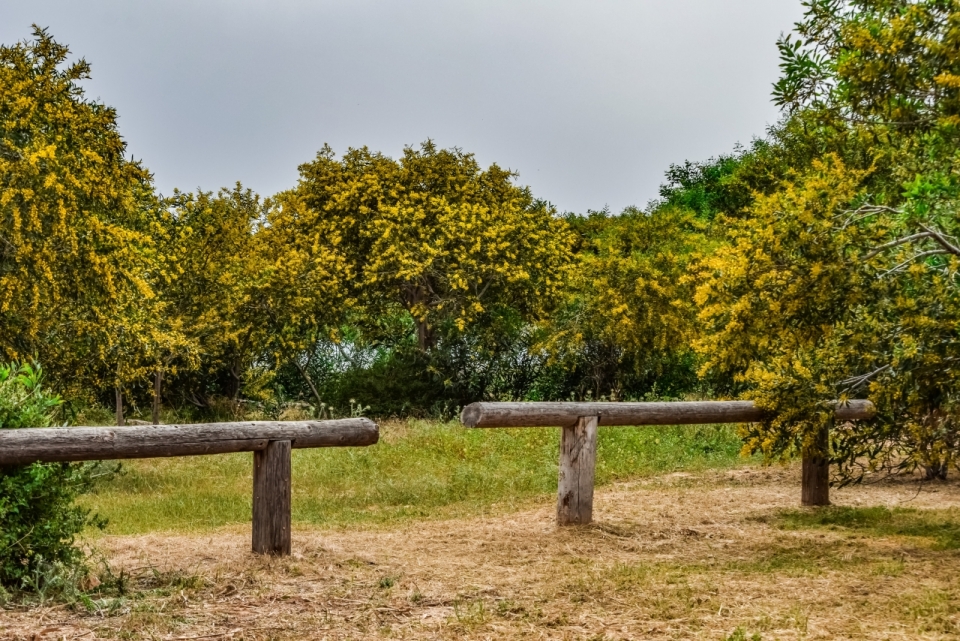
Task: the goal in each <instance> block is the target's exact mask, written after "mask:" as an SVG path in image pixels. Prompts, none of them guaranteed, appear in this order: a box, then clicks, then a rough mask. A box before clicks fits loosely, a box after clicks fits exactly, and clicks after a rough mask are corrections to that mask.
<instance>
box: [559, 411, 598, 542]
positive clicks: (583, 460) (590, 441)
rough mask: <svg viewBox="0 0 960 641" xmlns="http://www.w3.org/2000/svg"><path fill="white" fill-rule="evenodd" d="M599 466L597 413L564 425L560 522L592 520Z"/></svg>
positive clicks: (561, 523) (561, 455)
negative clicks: (594, 485) (597, 468)
mask: <svg viewBox="0 0 960 641" xmlns="http://www.w3.org/2000/svg"><path fill="white" fill-rule="evenodd" d="M596 467H597V417H596V416H585V417H582V418H580V420H578V421H577V422H576V424H575V425H572V426H569V427H564V428H563V432H562V436H561V437H560V480H559V488H558V490H557V525H585V524H587V523H590V521H592V520H593V481H594V476H595V474H596Z"/></svg>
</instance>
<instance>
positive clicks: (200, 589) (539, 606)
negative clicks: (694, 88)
mask: <svg viewBox="0 0 960 641" xmlns="http://www.w3.org/2000/svg"><path fill="white" fill-rule="evenodd" d="M798 496H799V477H798V474H797V470H796V468H787V469H783V468H773V469H759V468H756V467H746V468H740V469H736V470H728V471H707V472H697V473H693V474H690V473H684V474H669V475H666V476H661V477H654V478H648V479H643V480H640V481H634V482H629V483H619V484H614V485H611V486H608V487H607V488H605V489H602V490H600V491H599V492H598V495H597V500H596V512H595V518H596V523H595V524H594V525H592V526H587V527H582V528H566V529H563V530H558V529H557V528H555V527H554V524H553V506H552V504H549V503H548V502H546V501H545V502H543V503H542V504H540V505H538V506H537V507H535V508H534V509H530V510H527V511H523V512H519V513H512V514H500V515H499V516H496V517H489V518H472V519H456V520H446V521H437V520H430V521H418V522H408V523H403V524H399V525H397V526H395V527H393V528H388V529H384V528H383V527H378V528H376V529H369V528H357V527H351V528H350V529H340V530H329V529H327V530H324V529H318V528H316V527H315V526H314V527H300V528H299V529H296V530H295V532H294V555H293V556H292V557H289V558H286V559H268V558H257V557H255V556H253V555H252V554H250V553H249V552H248V547H249V541H248V538H249V534H248V531H247V530H246V528H240V527H236V526H231V527H229V528H224V529H220V530H217V531H216V532H215V533H213V534H209V533H208V534H195V535H137V536H111V537H106V538H104V539H102V540H100V541H99V543H98V545H100V546H101V548H102V549H103V552H104V553H105V554H106V556H107V558H108V559H109V562H110V564H111V567H112V569H113V572H114V573H119V572H120V570H121V569H122V570H123V573H124V576H125V577H127V596H125V597H122V598H121V599H119V600H115V601H109V602H107V601H103V602H98V603H96V604H94V612H91V611H89V610H87V609H80V610H78V609H70V608H67V607H64V606H58V607H33V608H31V609H29V610H8V611H6V612H2V613H0V637H3V638H17V639H21V638H22V639H32V638H36V639H76V638H83V639H93V638H116V639H187V638H194V639H201V638H202V639H248V640H249V639H363V638H378V639H379V638H407V639H423V638H438V639H450V638H465V639H520V638H524V639H539V638H549V639H591V638H592V639H638V638H644V639H710V640H719V639H734V640H744V641H746V640H750V639H757V638H760V639H764V640H767V639H948V638H960V551H958V550H957V549H956V548H957V547H958V546H960V539H957V538H956V537H955V533H956V532H957V528H958V523H960V485H958V484H957V483H954V482H951V483H944V484H935V485H928V486H926V487H925V489H924V491H923V492H922V493H920V494H919V495H916V485H915V484H912V483H907V482H902V483H898V482H888V483H883V484H878V485H873V486H869V487H860V488H851V489H845V490H841V491H835V493H834V501H835V502H836V503H838V504H841V505H844V506H848V507H849V508H850V509H846V510H832V511H827V512H822V511H821V512H814V511H809V512H807V511H802V510H798V509H796V504H797V500H798ZM866 506H882V507H887V508H890V510H877V509H874V508H873V507H871V508H870V509H861V508H866ZM903 508H908V509H903ZM831 515H832V516H831ZM98 608H99V610H100V611H99V612H96V610H97V609H98Z"/></svg>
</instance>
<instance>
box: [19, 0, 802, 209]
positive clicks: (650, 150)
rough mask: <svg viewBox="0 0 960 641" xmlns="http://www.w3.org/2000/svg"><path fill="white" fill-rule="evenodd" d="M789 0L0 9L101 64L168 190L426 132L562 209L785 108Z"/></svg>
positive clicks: (704, 152)
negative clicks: (781, 58) (781, 94)
mask: <svg viewBox="0 0 960 641" xmlns="http://www.w3.org/2000/svg"><path fill="white" fill-rule="evenodd" d="M801 12H802V8H801V6H800V2H799V0H632V1H627V0H589V1H586V0H584V1H572V0H483V1H480V0H472V1H466V0H459V1H454V0H446V1H440V0H312V1H308V0H270V1H266V0H136V1H134V0H83V1H82V2H78V1H77V0H56V1H54V0H51V1H46V0H0V42H3V43H5V44H9V43H13V42H15V41H18V40H23V39H25V38H27V37H29V35H30V24H31V23H37V24H39V25H41V26H45V27H49V28H50V31H51V33H52V34H53V35H54V37H56V38H57V39H58V40H59V41H61V42H63V43H66V44H68V45H70V47H71V50H72V51H73V53H74V55H75V56H76V57H81V56H82V57H84V58H86V59H87V60H88V61H89V62H90V63H91V64H92V65H93V79H92V80H90V81H88V82H87V84H86V87H87V90H88V95H89V96H90V97H92V98H97V99H99V100H101V101H102V102H104V103H106V104H109V105H111V106H113V107H116V108H117V110H118V111H119V114H120V131H121V133H122V134H123V136H124V137H125V138H126V140H127V142H128V143H129V151H130V152H131V153H132V154H133V155H134V156H136V157H137V158H140V159H142V160H143V161H144V163H145V164H146V166H147V167H149V168H150V169H151V170H152V171H153V172H154V174H155V176H156V181H157V185H158V186H159V188H160V190H161V191H163V192H164V193H170V192H171V191H172V190H173V187H179V188H181V189H186V190H191V189H195V188H197V187H200V188H203V189H206V190H210V189H217V188H218V187H221V186H228V185H232V184H233V183H234V182H235V181H237V180H240V181H242V182H243V183H244V184H245V185H247V186H249V187H252V188H253V189H255V190H256V191H258V192H260V193H261V194H264V195H269V194H272V193H275V192H277V191H279V190H281V189H286V188H289V187H292V186H293V185H294V184H295V183H296V180H297V176H298V174H297V165H298V164H300V163H302V162H305V161H308V160H311V159H312V158H313V157H314V156H315V154H316V152H317V150H319V149H320V147H321V146H322V145H323V143H325V142H326V143H330V145H331V146H332V147H333V148H334V149H335V150H336V151H337V152H338V153H339V152H342V151H344V150H345V149H346V148H347V147H351V146H353V147H358V146H363V145H367V146H369V147H370V148H372V149H375V150H379V151H382V152H384V153H386V154H389V155H391V156H396V155H398V154H399V153H400V152H401V150H402V149H403V147H404V146H405V145H416V144H419V143H420V142H421V141H423V140H425V139H427V138H432V139H434V140H435V141H436V142H437V144H439V145H440V146H442V147H452V146H457V147H461V148H463V149H464V150H466V151H470V152H474V153H475V154H476V155H477V158H478V160H479V161H480V162H481V163H482V164H483V165H488V164H490V163H492V162H496V163H498V164H500V165H501V166H505V167H509V168H511V169H514V170H516V171H518V172H520V179H519V180H520V182H521V183H522V184H527V185H530V186H531V187H532V188H533V191H534V194H535V195H536V196H537V197H540V198H545V199H547V200H549V201H551V202H553V203H554V204H555V205H556V206H557V207H558V208H559V209H560V210H561V211H577V212H583V211H585V210H587V209H599V208H602V207H603V206H605V205H606V206H609V207H610V208H611V209H612V210H614V211H620V210H621V209H622V208H623V207H625V206H628V205H639V206H643V205H645V204H646V203H647V201H649V200H650V199H651V198H654V197H656V195H657V188H658V186H659V185H660V183H661V181H662V178H663V172H664V171H665V170H666V169H667V168H668V166H669V165H670V163H678V162H682V161H683V160H684V159H694V160H695V159H705V158H708V157H710V156H713V155H716V154H719V153H724V152H728V151H730V150H731V149H732V148H733V146H734V144H736V143H737V142H742V143H748V142H749V141H750V139H751V138H752V137H754V136H756V135H762V134H763V132H764V130H765V128H766V126H767V125H769V124H772V123H773V122H775V121H776V119H777V115H778V114H777V109H776V108H775V107H774V106H773V105H772V104H771V102H770V98H769V96H770V85H771V83H772V82H774V81H775V80H776V78H777V71H778V70H777V62H778V60H777V51H776V47H775V41H776V39H777V37H778V35H779V34H780V33H781V32H783V31H789V30H790V28H791V26H792V24H793V22H794V21H796V20H798V19H799V18H800V15H801Z"/></svg>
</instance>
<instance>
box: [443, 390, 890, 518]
mask: <svg viewBox="0 0 960 641" xmlns="http://www.w3.org/2000/svg"><path fill="white" fill-rule="evenodd" d="M874 413H875V409H874V407H873V404H872V403H871V402H870V401H863V400H854V401H847V402H845V403H842V404H840V403H837V404H836V409H835V412H834V417H835V420H838V421H855V420H858V419H865V418H870V417H872V416H873V415H874ZM764 416H765V414H764V412H763V411H762V410H760V409H758V408H757V407H756V406H755V405H754V404H753V402H752V401H694V402H667V403H473V404H472V405H468V406H467V407H465V408H464V409H463V413H462V414H461V415H460V420H461V422H462V423H463V424H464V425H465V426H466V427H560V428H562V429H563V432H562V434H561V438H560V479H559V487H558V491H557V523H558V524H559V525H577V524H584V523H590V521H591V520H592V519H593V486H594V473H595V470H596V462H597V427H598V426H599V425H621V426H628V425H630V426H639V425H696V424H716V423H754V422H757V421H760V420H762V419H763V418H764ZM827 439H828V434H827V433H826V432H823V433H821V434H819V435H818V438H817V444H816V447H814V448H811V449H810V450H809V452H804V455H803V472H802V474H803V480H802V489H801V503H802V504H803V505H829V503H830V498H829V489H830V468H829V463H828V462H827V460H826V458H824V457H823V454H822V453H823V452H824V451H825V450H826V444H827Z"/></svg>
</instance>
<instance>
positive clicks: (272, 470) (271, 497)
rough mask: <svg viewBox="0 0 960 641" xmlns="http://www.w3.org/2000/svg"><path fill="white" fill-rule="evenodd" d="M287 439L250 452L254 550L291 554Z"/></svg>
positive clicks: (288, 450)
mask: <svg viewBox="0 0 960 641" xmlns="http://www.w3.org/2000/svg"><path fill="white" fill-rule="evenodd" d="M290 450H291V443H290V441H270V442H269V443H267V447H266V448H265V449H263V450H258V451H256V452H254V453H253V551H254V552H256V553H258V554H274V555H277V556H286V555H288V554H290Z"/></svg>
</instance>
